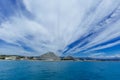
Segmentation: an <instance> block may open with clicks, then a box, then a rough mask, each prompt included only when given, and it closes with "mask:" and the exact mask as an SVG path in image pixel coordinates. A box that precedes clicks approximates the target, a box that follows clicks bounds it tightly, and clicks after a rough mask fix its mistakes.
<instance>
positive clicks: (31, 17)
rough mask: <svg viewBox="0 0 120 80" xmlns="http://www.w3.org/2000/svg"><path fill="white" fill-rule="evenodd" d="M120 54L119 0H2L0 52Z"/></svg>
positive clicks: (16, 53)
mask: <svg viewBox="0 0 120 80" xmlns="http://www.w3.org/2000/svg"><path fill="white" fill-rule="evenodd" d="M46 52H54V53H55V54H56V55H59V56H67V55H71V56H85V57H87V56H90V57H120V0H0V54H5V55H27V56H39V55H42V54H44V53H46Z"/></svg>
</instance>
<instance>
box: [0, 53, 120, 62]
mask: <svg viewBox="0 0 120 80" xmlns="http://www.w3.org/2000/svg"><path fill="white" fill-rule="evenodd" d="M0 60H39V61H120V58H91V57H72V56H65V57H59V56H57V55H55V54H54V53H53V52H48V53H45V54H43V55H41V56H18V55H0Z"/></svg>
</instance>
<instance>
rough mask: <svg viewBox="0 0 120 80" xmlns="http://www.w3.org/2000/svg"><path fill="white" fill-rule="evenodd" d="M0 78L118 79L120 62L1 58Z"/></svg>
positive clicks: (3, 79)
mask: <svg viewBox="0 0 120 80" xmlns="http://www.w3.org/2000/svg"><path fill="white" fill-rule="evenodd" d="M0 80H120V62H76V61H59V62H44V61H27V60H23V61H9V60H8V61H4V60H3V61H2V60H1V61H0Z"/></svg>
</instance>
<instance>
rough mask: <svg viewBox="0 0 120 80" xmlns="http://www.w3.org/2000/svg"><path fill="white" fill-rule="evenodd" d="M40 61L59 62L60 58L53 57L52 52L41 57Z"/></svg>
mask: <svg viewBox="0 0 120 80" xmlns="http://www.w3.org/2000/svg"><path fill="white" fill-rule="evenodd" d="M40 59H41V60H45V61H59V60H60V57H58V56H57V55H55V54H54V53H53V52H48V53H45V54H43V55H41V56H40Z"/></svg>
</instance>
